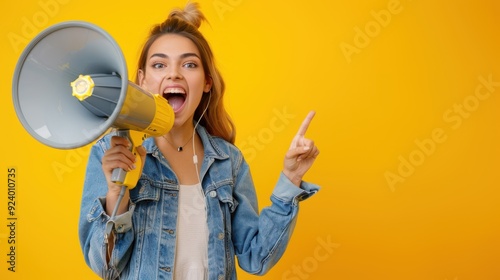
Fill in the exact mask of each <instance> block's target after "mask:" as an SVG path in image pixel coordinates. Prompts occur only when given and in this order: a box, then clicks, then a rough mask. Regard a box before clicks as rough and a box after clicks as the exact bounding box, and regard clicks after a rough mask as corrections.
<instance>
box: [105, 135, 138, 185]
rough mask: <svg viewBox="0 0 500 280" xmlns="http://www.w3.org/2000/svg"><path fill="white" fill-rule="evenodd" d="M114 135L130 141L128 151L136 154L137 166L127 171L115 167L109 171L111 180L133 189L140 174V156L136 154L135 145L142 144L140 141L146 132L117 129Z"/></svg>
mask: <svg viewBox="0 0 500 280" xmlns="http://www.w3.org/2000/svg"><path fill="white" fill-rule="evenodd" d="M116 136H120V137H123V138H127V139H128V141H129V142H130V144H131V146H130V151H131V152H132V153H133V154H134V156H136V162H135V165H136V166H137V168H135V169H133V170H131V171H128V172H127V171H125V170H123V169H122V168H115V169H113V172H112V173H111V181H112V182H113V183H116V184H119V185H122V186H126V187H127V188H129V189H133V188H134V187H135V185H136V184H137V181H139V178H140V176H141V166H142V158H141V157H140V156H139V155H138V153H137V148H136V147H137V146H140V145H142V141H143V140H144V139H145V138H146V134H144V133H142V132H139V131H134V130H128V129H119V130H117V131H116Z"/></svg>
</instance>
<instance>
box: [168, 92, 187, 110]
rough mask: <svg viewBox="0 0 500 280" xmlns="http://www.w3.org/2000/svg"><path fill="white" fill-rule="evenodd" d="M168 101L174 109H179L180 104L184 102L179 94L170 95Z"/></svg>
mask: <svg viewBox="0 0 500 280" xmlns="http://www.w3.org/2000/svg"><path fill="white" fill-rule="evenodd" d="M168 103H169V104H170V106H172V109H174V111H177V109H179V108H180V107H181V106H182V104H184V97H183V96H179V95H172V96H170V97H169V98H168Z"/></svg>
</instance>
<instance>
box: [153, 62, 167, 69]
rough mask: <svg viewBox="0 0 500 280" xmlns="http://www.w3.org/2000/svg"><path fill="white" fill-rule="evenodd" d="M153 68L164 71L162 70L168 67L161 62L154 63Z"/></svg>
mask: <svg viewBox="0 0 500 280" xmlns="http://www.w3.org/2000/svg"><path fill="white" fill-rule="evenodd" d="M152 66H153V68H155V69H162V68H165V67H166V65H165V64H163V63H160V62H157V63H153V65H152Z"/></svg>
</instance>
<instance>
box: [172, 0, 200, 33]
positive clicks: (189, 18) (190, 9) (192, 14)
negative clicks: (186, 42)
mask: <svg viewBox="0 0 500 280" xmlns="http://www.w3.org/2000/svg"><path fill="white" fill-rule="evenodd" d="M168 18H178V19H180V20H183V21H185V22H188V23H190V24H192V25H194V26H195V27H196V28H199V27H200V25H201V22H202V21H204V20H206V18H205V16H204V15H203V13H202V12H201V11H200V5H199V4H198V3H188V4H187V5H186V7H184V9H179V8H176V9H173V10H172V11H171V12H170V14H169V15H168Z"/></svg>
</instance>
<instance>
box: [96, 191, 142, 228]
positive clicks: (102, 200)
mask: <svg viewBox="0 0 500 280" xmlns="http://www.w3.org/2000/svg"><path fill="white" fill-rule="evenodd" d="M97 201H98V204H100V207H101V208H102V214H103V215H104V216H105V217H106V220H107V221H109V220H110V219H111V217H109V216H108V214H106V212H105V211H104V209H106V197H99V198H98V199H97ZM134 209H135V204H134V203H132V202H130V203H129V206H128V211H127V212H125V213H122V214H120V215H118V216H115V217H114V218H113V222H114V224H115V231H116V232H117V233H125V232H127V231H129V230H130V229H131V228H132V214H133V213H134Z"/></svg>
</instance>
